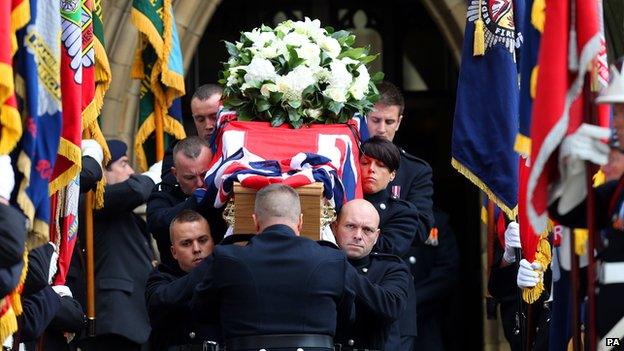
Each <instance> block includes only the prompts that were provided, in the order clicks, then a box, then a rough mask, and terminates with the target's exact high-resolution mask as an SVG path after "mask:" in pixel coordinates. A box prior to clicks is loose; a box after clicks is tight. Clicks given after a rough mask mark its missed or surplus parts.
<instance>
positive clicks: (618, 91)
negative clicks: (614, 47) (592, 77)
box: [596, 56, 624, 104]
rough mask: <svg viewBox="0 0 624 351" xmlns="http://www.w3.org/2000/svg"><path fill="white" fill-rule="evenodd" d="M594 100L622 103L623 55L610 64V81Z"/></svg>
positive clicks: (606, 102) (603, 102) (602, 102)
mask: <svg viewBox="0 0 624 351" xmlns="http://www.w3.org/2000/svg"><path fill="white" fill-rule="evenodd" d="M596 102H597V103H599V104H624V56H622V57H620V58H619V59H618V60H617V62H615V63H614V64H613V65H611V83H610V84H609V86H608V87H607V89H605V91H604V93H603V94H601V95H600V96H599V97H598V98H597V99H596Z"/></svg>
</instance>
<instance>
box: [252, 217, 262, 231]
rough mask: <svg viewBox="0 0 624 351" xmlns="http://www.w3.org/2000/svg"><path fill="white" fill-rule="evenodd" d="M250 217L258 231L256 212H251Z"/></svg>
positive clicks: (258, 224)
mask: <svg viewBox="0 0 624 351" xmlns="http://www.w3.org/2000/svg"><path fill="white" fill-rule="evenodd" d="M251 218H252V219H253V223H254V228H256V233H260V223H259V222H258V218H256V214H255V213H252V214H251Z"/></svg>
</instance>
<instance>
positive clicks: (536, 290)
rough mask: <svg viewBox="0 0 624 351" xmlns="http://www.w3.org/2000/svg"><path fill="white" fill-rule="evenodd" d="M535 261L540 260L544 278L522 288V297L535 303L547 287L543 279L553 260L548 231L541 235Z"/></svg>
mask: <svg viewBox="0 0 624 351" xmlns="http://www.w3.org/2000/svg"><path fill="white" fill-rule="evenodd" d="M534 262H538V263H539V264H540V265H541V266H542V269H541V270H540V272H539V274H540V275H541V276H542V279H541V280H540V282H538V283H537V285H535V286H534V287H532V288H525V289H522V299H523V300H524V301H526V303H534V302H535V301H537V300H538V299H539V297H540V296H541V295H542V293H543V292H544V289H545V288H544V279H543V277H544V272H545V271H546V269H548V265H550V263H551V262H552V252H551V250H550V243H549V242H548V231H545V232H544V233H542V235H540V240H539V242H538V244H537V252H536V254H535V261H534Z"/></svg>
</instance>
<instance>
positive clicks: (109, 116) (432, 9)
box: [101, 0, 466, 148]
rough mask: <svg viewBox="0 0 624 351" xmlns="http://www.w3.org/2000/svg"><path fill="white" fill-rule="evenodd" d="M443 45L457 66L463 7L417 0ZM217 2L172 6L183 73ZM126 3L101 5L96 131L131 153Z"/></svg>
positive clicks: (453, 1) (187, 0)
mask: <svg viewBox="0 0 624 351" xmlns="http://www.w3.org/2000/svg"><path fill="white" fill-rule="evenodd" d="M421 1H422V3H423V5H424V6H425V8H426V9H427V10H428V11H429V14H430V16H431V17H432V19H433V20H434V21H435V23H436V24H437V26H438V27H439V29H440V32H441V33H443V36H444V38H445V39H446V40H447V44H448V47H449V48H450V49H451V50H452V52H453V56H454V58H455V60H456V62H457V63H459V57H460V50H461V44H462V37H463V28H464V21H465V13H466V5H465V3H464V1H463V0H421ZM219 3H220V0H184V1H181V0H177V1H174V4H173V6H174V12H175V16H176V24H177V26H178V33H179V35H180V41H181V46H182V54H183V56H184V68H185V70H186V69H187V68H188V66H189V64H190V62H191V58H192V57H193V53H194V52H195V50H196V49H197V45H198V43H199V41H200V39H201V37H202V35H203V33H204V30H205V28H206V26H207V25H208V23H209V21H210V19H211V18H212V15H213V14H214V12H215V10H216V8H217V6H218V5H219ZM131 7H132V0H111V1H107V2H104V29H105V38H106V49H107V52H108V59H109V61H110V65H111V70H112V74H113V81H112V83H111V87H110V89H109V90H108V92H107V94H106V97H105V104H104V108H103V109H102V119H101V120H102V130H103V132H104V134H105V135H106V137H114V138H119V139H122V140H124V141H126V142H127V143H128V145H129V146H130V147H131V148H132V144H133V143H132V140H133V137H134V133H135V129H136V125H135V124H136V116H137V107H138V101H139V96H138V94H139V83H138V81H136V80H133V79H132V78H130V68H131V66H132V60H133V58H134V51H135V48H136V45H137V30H136V28H135V27H134V26H133V25H132V23H131V21H130V8H131Z"/></svg>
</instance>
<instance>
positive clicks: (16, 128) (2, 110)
mask: <svg viewBox="0 0 624 351" xmlns="http://www.w3.org/2000/svg"><path fill="white" fill-rule="evenodd" d="M0 125H2V134H1V135H0V155H6V154H8V153H9V152H11V150H13V148H14V147H15V145H17V142H18V141H19V139H20V137H21V136H22V118H21V116H20V114H19V111H18V110H17V109H16V108H15V107H13V106H9V105H2V107H0Z"/></svg>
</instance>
